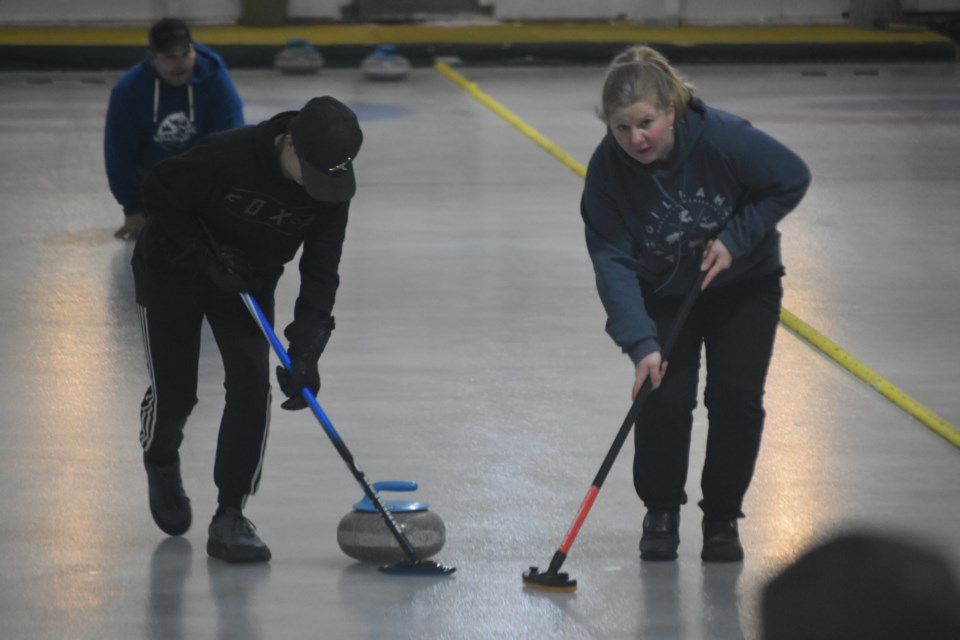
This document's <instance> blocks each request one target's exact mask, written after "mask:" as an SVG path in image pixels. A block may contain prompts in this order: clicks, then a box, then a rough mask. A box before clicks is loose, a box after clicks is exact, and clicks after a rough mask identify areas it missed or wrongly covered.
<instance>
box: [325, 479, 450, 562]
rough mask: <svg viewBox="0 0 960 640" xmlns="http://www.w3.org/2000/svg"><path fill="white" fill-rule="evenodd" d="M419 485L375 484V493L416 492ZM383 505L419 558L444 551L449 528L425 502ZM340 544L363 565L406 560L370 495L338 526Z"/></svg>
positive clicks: (386, 502) (338, 541) (387, 502)
mask: <svg viewBox="0 0 960 640" xmlns="http://www.w3.org/2000/svg"><path fill="white" fill-rule="evenodd" d="M416 489H417V483H416V482H412V481H408V480H394V481H387V482H375V483H373V490H374V491H376V492H377V494H378V495H379V494H380V492H381V491H416ZM382 502H383V506H384V508H386V509H387V511H389V512H390V514H391V515H393V518H394V520H396V521H397V524H398V525H400V530H401V531H402V532H403V534H404V535H405V536H406V537H407V540H409V541H410V544H411V545H412V546H413V550H414V551H415V552H416V554H417V557H418V558H419V559H421V560H424V559H426V558H429V557H430V556H432V555H434V554H436V553H437V552H438V551H440V549H442V548H443V543H444V542H446V533H447V532H446V527H444V526H443V520H442V519H441V518H440V516H438V515H437V514H436V513H434V512H432V511H429V510H428V509H429V507H428V506H427V505H426V504H425V503H423V502H415V501H414V502H404V501H399V500H383V501H382ZM337 544H339V545H340V548H341V549H342V550H343V552H344V553H345V554H347V555H348V556H350V557H351V558H354V559H356V560H360V561H363V562H376V563H389V562H398V561H400V560H404V559H406V558H407V554H406V553H404V551H403V549H402V548H401V547H400V543H399V542H397V539H396V538H394V537H393V534H392V533H391V532H390V529H389V528H388V527H387V523H386V522H385V521H384V518H383V516H382V515H380V512H378V511H377V508H376V507H375V506H374V504H373V502H372V501H371V500H370V498H368V497H367V496H364V497H363V500H361V501H360V502H358V503H356V504H355V505H353V511H351V512H350V513H348V514H347V515H345V516H343V518H342V519H341V520H340V524H339V525H338V526H337Z"/></svg>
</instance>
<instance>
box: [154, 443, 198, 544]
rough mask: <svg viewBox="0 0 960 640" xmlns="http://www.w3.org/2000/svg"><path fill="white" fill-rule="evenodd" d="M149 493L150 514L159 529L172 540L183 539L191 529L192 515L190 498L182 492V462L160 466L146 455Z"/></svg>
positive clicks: (177, 461)
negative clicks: (177, 537)
mask: <svg viewBox="0 0 960 640" xmlns="http://www.w3.org/2000/svg"><path fill="white" fill-rule="evenodd" d="M143 466H144V468H145V469H146V470H147V485H148V487H149V490H150V513H151V514H152V515H153V521H154V522H156V523H157V526H158V527H160V529H161V530H162V531H163V532H164V533H166V534H167V535H171V536H179V535H183V534H184V533H186V532H187V529H189V528H190V523H191V522H192V521H193V512H192V511H191V509H190V498H188V497H187V494H186V493H185V492H184V490H183V480H182V479H181V478H180V460H175V461H174V462H171V463H169V464H165V465H160V464H156V463H154V462H151V461H150V459H149V458H147V455H146V454H144V455H143Z"/></svg>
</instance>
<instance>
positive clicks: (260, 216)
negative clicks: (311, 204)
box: [221, 187, 316, 236]
mask: <svg viewBox="0 0 960 640" xmlns="http://www.w3.org/2000/svg"><path fill="white" fill-rule="evenodd" d="M221 205H222V206H223V210H224V211H226V212H227V213H229V214H230V215H231V216H233V217H235V218H239V219H241V220H243V221H244V222H247V223H252V224H258V225H262V226H266V227H270V228H271V229H274V230H275V231H277V232H278V233H280V234H282V235H289V236H295V235H299V233H300V232H301V231H302V230H303V229H304V228H306V227H307V226H309V224H310V223H311V222H312V221H313V220H314V219H315V218H316V216H315V211H314V209H312V208H307V207H305V209H308V210H307V211H303V212H297V211H296V210H295V209H291V208H289V207H288V206H287V205H286V204H285V203H283V202H280V201H279V200H277V199H276V198H274V197H273V196H271V195H269V194H266V193H260V192H259V191H252V190H250V189H241V188H239V187H233V188H232V189H230V191H228V192H227V193H226V194H225V195H224V196H223V200H222V201H221Z"/></svg>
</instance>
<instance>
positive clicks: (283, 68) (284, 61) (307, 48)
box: [273, 40, 323, 75]
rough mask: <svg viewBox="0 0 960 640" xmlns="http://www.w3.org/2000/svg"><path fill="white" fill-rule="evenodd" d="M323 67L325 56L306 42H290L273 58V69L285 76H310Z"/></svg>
mask: <svg viewBox="0 0 960 640" xmlns="http://www.w3.org/2000/svg"><path fill="white" fill-rule="evenodd" d="M322 66H323V56H322V55H321V54H320V52H319V51H317V50H316V49H315V48H314V47H313V45H311V44H310V43H309V42H307V41H306V40H288V41H287V46H286V47H284V48H283V49H281V50H280V51H278V52H277V55H275V56H273V68H274V69H276V70H278V71H279V72H280V73H283V74H285V75H309V74H312V73H316V72H317V71H319V70H320V68H321V67H322Z"/></svg>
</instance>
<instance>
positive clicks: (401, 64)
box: [360, 44, 411, 80]
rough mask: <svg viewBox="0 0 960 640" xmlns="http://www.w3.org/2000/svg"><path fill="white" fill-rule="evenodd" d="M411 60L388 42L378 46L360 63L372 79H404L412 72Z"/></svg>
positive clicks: (362, 69) (364, 73) (364, 72)
mask: <svg viewBox="0 0 960 640" xmlns="http://www.w3.org/2000/svg"><path fill="white" fill-rule="evenodd" d="M410 66H411V65H410V61H409V60H408V59H407V58H406V57H404V56H402V55H400V54H399V53H397V48H396V47H394V46H393V45H390V44H387V45H383V46H380V47H377V48H376V50H375V51H374V52H373V53H371V54H370V55H369V56H367V57H366V58H364V59H363V62H361V63H360V70H361V71H363V75H364V76H366V77H367V78H369V79H370V80H403V79H404V78H406V77H407V74H408V73H410Z"/></svg>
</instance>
